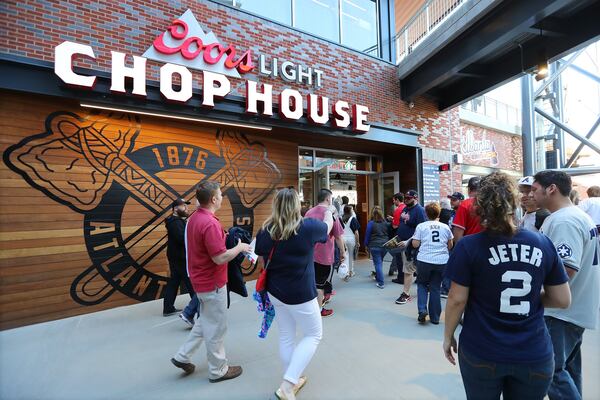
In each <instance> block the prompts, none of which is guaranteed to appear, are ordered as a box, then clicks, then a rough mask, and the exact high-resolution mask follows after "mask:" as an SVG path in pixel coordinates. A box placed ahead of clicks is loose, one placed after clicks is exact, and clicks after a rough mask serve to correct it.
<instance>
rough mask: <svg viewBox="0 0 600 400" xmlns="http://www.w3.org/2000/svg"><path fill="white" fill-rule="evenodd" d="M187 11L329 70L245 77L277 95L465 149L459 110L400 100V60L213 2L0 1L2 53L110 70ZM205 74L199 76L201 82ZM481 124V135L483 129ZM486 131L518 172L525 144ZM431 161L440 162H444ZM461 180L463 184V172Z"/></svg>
mask: <svg viewBox="0 0 600 400" xmlns="http://www.w3.org/2000/svg"><path fill="white" fill-rule="evenodd" d="M188 8H190V9H191V10H192V12H193V13H194V15H195V17H196V18H197V20H198V22H199V23H200V25H201V26H202V27H203V29H204V30H205V31H213V32H214V34H215V35H216V36H217V38H219V40H220V42H221V43H222V44H232V45H234V46H235V47H236V48H237V49H240V50H242V51H243V50H245V49H251V50H252V51H253V52H254V53H255V54H256V53H262V54H265V55H267V57H268V58H270V57H278V58H279V59H280V60H290V61H292V62H294V63H297V64H303V65H306V66H311V67H315V68H318V69H321V70H322V71H324V78H323V87H322V88H320V89H318V90H315V89H314V88H309V87H307V86H303V85H295V84H294V85H292V84H289V83H286V82H284V81H282V80H281V79H273V78H267V77H264V76H258V75H257V74H256V73H254V72H253V73H249V74H246V75H244V78H245V79H252V80H256V81H259V82H263V83H269V84H272V85H273V86H274V87H273V89H274V93H275V94H276V93H279V92H280V91H281V90H283V89H284V88H286V87H292V88H295V89H297V90H299V91H300V92H301V93H303V94H306V93H317V94H320V95H324V96H328V97H329V98H330V99H332V100H345V101H348V102H349V103H358V104H363V105H366V106H368V107H369V109H370V115H369V123H372V124H383V125H390V126H394V127H397V128H406V129H412V130H416V131H419V132H422V136H421V138H420V139H419V143H420V144H421V145H422V146H424V147H427V148H430V149H441V150H447V151H449V152H450V151H451V152H460V143H461V142H460V141H461V132H462V131H463V130H464V128H463V127H461V123H460V121H459V119H458V111H457V110H456V109H455V110H450V111H448V112H445V113H441V112H439V111H437V109H436V106H435V105H434V104H433V103H431V102H429V101H428V100H426V99H423V98H420V99H417V100H416V101H415V107H414V108H413V109H409V108H408V107H407V105H406V104H405V103H404V102H402V101H400V87H399V82H398V78H397V77H396V69H395V67H394V66H393V65H391V64H389V63H386V62H384V61H380V60H377V59H375V58H372V57H369V56H366V55H364V54H361V53H359V52H355V51H351V50H348V49H345V48H343V47H340V46H336V45H333V44H331V43H329V42H326V41H324V40H321V39H318V38H315V37H313V36H311V35H307V34H303V33H300V32H298V31H296V30H293V29H290V28H287V27H284V26H281V25H278V24H276V23H273V22H269V21H266V20H263V19H261V18H258V17H253V16H251V15H249V14H246V13H244V12H241V11H237V10H234V9H232V8H229V7H226V6H223V5H220V4H216V3H212V2H208V1H204V2H196V1H172V2H164V1H157V0H150V1H144V2H141V1H139V0H137V1H136V0H125V1H120V2H116V1H106V0H105V1H93V2H84V1H79V0H70V1H59V2H50V1H37V0H35V1H34V0H23V1H18V2H17V1H14V0H10V1H6V2H3V3H2V4H1V5H0V18H1V19H2V20H3V21H4V22H5V24H4V26H3V27H2V28H1V29H2V31H3V32H2V35H1V36H0V52H3V53H9V54H14V55H18V56H24V57H30V58H35V59H39V60H45V61H50V62H52V61H53V59H54V47H55V46H56V45H58V44H60V43H62V42H63V41H65V40H70V41H75V42H78V43H82V44H88V45H91V46H92V47H93V49H94V52H95V54H96V57H97V59H96V61H95V62H93V63H92V62H89V61H86V60H84V59H77V61H76V63H75V65H77V66H81V67H87V68H92V69H96V70H101V71H110V51H111V50H115V51H120V52H125V53H127V54H129V55H141V54H142V53H143V52H144V51H145V50H146V49H148V47H149V46H150V45H151V44H152V41H153V40H154V39H155V38H156V36H157V35H158V34H160V33H162V32H164V31H165V29H166V28H167V27H168V26H169V24H170V23H171V22H172V21H173V20H174V19H176V18H178V17H179V16H181V15H182V14H183V13H184V12H185V11H186V10H187V9H188ZM148 65H149V69H150V72H149V74H148V78H149V79H150V80H158V68H159V67H160V65H161V64H159V63H155V62H152V61H149V63H148ZM199 78H200V75H198V74H196V75H195V79H196V80H195V81H194V85H195V86H196V87H197V86H198V85H199V82H198V79H199ZM230 81H231V82H232V93H233V94H238V95H241V94H242V93H243V90H244V88H245V85H244V79H234V78H230ZM276 102H277V100H276V99H274V103H276ZM475 129H476V130H477V132H479V129H480V128H475ZM486 131H487V134H488V137H492V136H493V137H494V138H496V137H497V138H498V139H497V141H498V143H499V147H500V148H501V149H502V151H503V153H504V152H506V154H507V155H506V156H503V157H502V158H501V161H500V164H501V168H509V169H515V170H519V169H520V165H521V164H520V162H521V161H520V153H521V151H520V143H519V141H518V140H515V138H513V137H511V136H507V135H503V134H499V133H495V132H493V131H490V130H486ZM477 134H479V133H477ZM451 135H452V139H451V138H450V137H451ZM450 142H452V148H450ZM511 146H516V147H511ZM507 149H511V150H510V151H508V150H507ZM507 157H509V158H510V159H509V158H507ZM424 161H426V162H440V160H437V159H429V160H428V159H426V160H424ZM453 175H456V174H453ZM454 179H455V180H456V181H458V182H460V176H458V177H454ZM448 182H449V181H448ZM448 182H446V179H445V178H444V177H442V187H443V189H442V190H443V191H442V193H444V192H445V191H446V186H448V187H449V183H448Z"/></svg>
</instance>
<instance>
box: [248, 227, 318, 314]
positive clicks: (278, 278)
mask: <svg viewBox="0 0 600 400" xmlns="http://www.w3.org/2000/svg"><path fill="white" fill-rule="evenodd" d="M327 238H328V235H327V225H326V224H325V223H324V222H322V221H318V220H316V219H313V218H305V219H304V220H302V223H301V224H300V227H299V228H298V234H296V235H294V236H292V237H290V238H289V239H287V240H280V241H278V242H277V243H275V241H274V240H273V239H271V235H269V232H267V231H265V230H264V229H261V230H260V231H259V232H258V233H257V234H256V248H255V250H254V251H255V253H256V254H258V255H259V256H263V257H264V258H265V259H266V258H268V257H269V253H270V252H271V248H272V247H273V246H275V251H274V252H273V257H272V258H271V262H270V263H269V266H268V267H267V290H268V291H269V293H271V294H272V295H273V296H275V297H277V298H278V299H279V300H281V301H282V302H283V303H285V304H302V303H306V302H307V301H309V300H312V299H314V298H315V297H317V286H316V283H315V267H314V261H313V254H314V250H315V244H316V243H325V242H327Z"/></svg>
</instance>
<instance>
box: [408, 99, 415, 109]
mask: <svg viewBox="0 0 600 400" xmlns="http://www.w3.org/2000/svg"><path fill="white" fill-rule="evenodd" d="M408 108H410V109H411V110H412V109H413V108H415V103H414V102H412V101H409V102H408Z"/></svg>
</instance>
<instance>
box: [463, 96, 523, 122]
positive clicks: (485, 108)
mask: <svg viewBox="0 0 600 400" xmlns="http://www.w3.org/2000/svg"><path fill="white" fill-rule="evenodd" d="M460 107H461V108H463V109H465V110H469V111H472V112H474V113H477V114H481V115H485V116H486V117H488V118H491V119H493V120H495V121H498V122H500V123H504V124H508V125H510V126H518V127H520V126H521V110H520V109H519V108H517V107H514V106H511V105H510V104H506V103H503V102H501V101H498V100H496V99H492V98H491V97H487V96H480V97H476V98H474V99H473V100H469V101H467V102H466V103H463V104H461V105H460Z"/></svg>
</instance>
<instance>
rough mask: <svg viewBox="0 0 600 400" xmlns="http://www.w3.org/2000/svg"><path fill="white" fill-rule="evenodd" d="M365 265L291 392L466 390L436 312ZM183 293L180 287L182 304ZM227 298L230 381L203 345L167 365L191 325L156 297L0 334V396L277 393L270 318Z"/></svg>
mask: <svg viewBox="0 0 600 400" xmlns="http://www.w3.org/2000/svg"><path fill="white" fill-rule="evenodd" d="M370 270H371V265H370V261H368V260H364V261H360V262H359V263H358V266H357V275H356V276H355V277H354V278H352V280H350V282H348V283H345V282H342V281H340V280H339V279H338V278H337V277H335V279H334V288H335V290H336V292H337V294H336V295H335V296H334V297H333V300H332V302H331V308H333V309H334V311H335V313H334V315H332V316H330V317H327V318H325V319H324V321H323V324H324V335H323V340H322V342H321V344H320V346H319V348H318V350H317V353H316V355H315V357H314V358H313V360H312V362H311V364H310V365H309V367H308V369H307V370H306V375H307V376H308V383H307V384H306V386H305V387H304V389H302V391H301V392H300V394H299V396H298V398H299V399H462V398H464V397H465V395H464V390H463V387H462V381H461V378H460V373H459V370H458V367H455V366H452V365H450V364H449V363H448V362H447V361H446V360H445V358H444V357H443V354H442V350H441V347H442V335H443V329H444V324H443V319H442V323H441V324H440V325H438V326H435V325H431V324H426V325H419V324H417V322H416V318H417V309H416V299H415V300H413V301H412V302H409V303H407V304H405V305H397V304H395V303H394V300H395V299H396V298H397V297H398V296H399V294H400V292H401V285H398V284H395V283H392V282H391V279H392V278H391V277H387V276H386V286H385V289H383V290H381V289H378V288H376V287H375V282H374V281H373V280H371V278H370V277H369V272H370ZM384 270H385V272H386V273H387V263H386V265H385V267H384ZM252 288H253V283H250V284H249V285H248V289H249V291H251V290H252ZM411 292H412V293H411V294H412V295H415V294H416V286H415V285H413V288H412V289H411ZM187 299H188V298H186V297H185V296H180V297H179V298H178V300H177V306H178V308H182V307H183V306H184V305H185V303H186V301H187ZM232 300H233V302H232V305H231V308H230V312H229V330H228V333H227V337H226V349H227V355H228V357H229V360H230V363H231V364H233V365H242V367H243V368H244V373H243V374H242V376H240V377H239V378H237V379H234V380H231V381H226V382H220V383H214V384H213V383H209V382H208V371H207V364H206V353H205V348H204V346H202V347H201V348H200V349H199V351H198V352H197V353H196V355H195V356H194V359H193V362H194V363H195V364H196V371H195V372H194V373H193V374H192V375H189V376H184V375H183V374H182V373H181V372H182V371H181V370H179V369H177V368H175V367H174V366H173V365H171V363H170V362H169V359H170V358H171V357H172V356H173V354H174V353H175V352H176V350H177V349H178V347H179V345H180V344H181V343H183V341H184V340H185V338H186V336H187V333H188V330H187V329H186V326H185V325H184V323H183V322H182V321H181V320H180V319H179V318H178V317H177V315H175V316H172V317H167V318H165V317H163V316H162V314H161V311H162V302H161V301H155V302H150V303H144V304H139V305H134V306H128V307H121V308H117V309H112V310H109V311H103V312H99V313H95V314H89V315H84V316H81V317H74V318H68V319H64V320H60V321H53V322H49V323H44V324H38V325H33V326H28V327H24V328H19V329H13V330H9V331H4V332H0V398H2V399H27V400H29V399H61V400H63V399H77V400H81V399H218V398H221V399H268V398H273V397H274V396H273V392H274V390H275V389H276V388H277V386H278V385H279V383H280V380H281V376H282V371H281V367H280V364H279V357H278V340H277V326H276V322H275V323H274V326H273V327H272V329H271V331H269V334H268V337H267V339H259V338H258V337H257V334H258V331H259V328H260V324H261V320H262V315H261V314H259V313H258V312H257V311H256V305H255V302H254V301H252V300H251V297H249V298H241V297H238V296H237V295H235V294H232ZM599 339H600V335H599V334H598V331H590V330H588V331H586V333H585V335H584V345H583V364H584V366H583V371H584V398H586V399H598V398H600V383H599V380H598V378H597V377H598V376H600V374H599V372H600V357H599V356H600V340H599Z"/></svg>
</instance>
